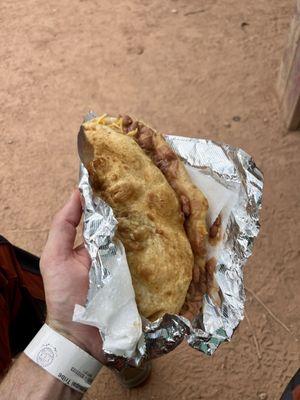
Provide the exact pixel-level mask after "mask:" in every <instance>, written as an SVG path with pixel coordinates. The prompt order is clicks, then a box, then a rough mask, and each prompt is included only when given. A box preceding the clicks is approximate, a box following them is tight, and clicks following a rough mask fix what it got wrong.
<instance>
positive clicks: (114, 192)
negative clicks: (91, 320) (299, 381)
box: [83, 119, 194, 320]
mask: <svg viewBox="0 0 300 400" xmlns="http://www.w3.org/2000/svg"><path fill="white" fill-rule="evenodd" d="M83 132H84V135H85V139H86V140H87V142H88V143H89V146H90V147H92V149H93V157H92V160H91V161H90V162H89V163H88V164H87V165H85V166H86V167H87V169H88V171H89V173H90V178H91V183H92V186H93V189H94V192H95V194H96V195H98V196H101V198H103V199H104V200H105V201H107V203H108V204H110V206H111V207H112V208H113V210H114V213H115V215H116V218H117V220H118V232H117V235H118V237H119V238H120V239H121V241H122V242H123V244H124V246H125V249H126V255H127V260H128V264H129V268H130V271H131V276H132V281H133V286H134V289H135V294H136V301H137V305H138V308H139V310H140V312H141V314H142V315H144V316H145V317H147V318H150V319H151V320H153V319H156V318H157V317H160V316H162V315H163V314H164V313H178V312H179V311H180V309H181V307H182V305H183V303H184V300H185V297H186V293H187V290H188V287H189V284H190V281H191V278H192V269H193V263H194V259H193V253H192V251H191V246H190V243H189V241H188V239H187V237H186V234H185V231H184V228H183V216H182V213H181V211H180V205H179V202H178V199H177V197H176V194H175V193H174V191H173V190H172V188H171V187H170V186H169V184H168V182H167V181H166V178H165V177H164V175H163V174H162V173H161V171H160V170H159V169H158V168H157V167H156V166H155V165H154V164H153V162H152V161H151V160H150V158H149V157H147V155H146V154H145V153H144V151H143V150H142V149H141V148H140V147H139V145H138V144H137V143H136V142H135V141H134V140H133V139H132V138H130V137H128V136H126V135H123V134H122V133H121V132H120V130H119V129H118V127H117V126H113V125H111V126H106V125H103V124H102V123H101V120H100V119H95V120H92V121H89V122H86V123H84V124H83Z"/></svg>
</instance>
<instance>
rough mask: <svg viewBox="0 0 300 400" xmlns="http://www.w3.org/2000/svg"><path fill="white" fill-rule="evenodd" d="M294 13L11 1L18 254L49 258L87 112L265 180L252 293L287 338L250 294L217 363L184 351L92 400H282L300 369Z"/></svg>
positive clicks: (1, 18)
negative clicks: (197, 145) (290, 124)
mask: <svg viewBox="0 0 300 400" xmlns="http://www.w3.org/2000/svg"><path fill="white" fill-rule="evenodd" d="M292 6H293V1H292V0H273V1H269V0H177V1H176V0H174V1H171V0H166V1H164V2H162V1H160V0H151V1H150V0H139V1H138V0H127V1H116V0H102V1H101V2H100V1H96V0H74V1H70V0H60V1H54V0H49V1H47V2H39V1H38V0H27V1H26V2H25V1H21V0H14V1H12V0H9V1H6V2H1V7H0V27H1V28H0V29H1V36H0V55H1V63H0V109H1V113H0V132H1V133H0V134H1V141H0V154H1V158H0V163H1V176H0V183H1V186H0V187H1V192H0V200H1V201H0V210H1V229H0V231H1V233H2V234H3V235H5V236H7V237H8V239H10V240H11V241H12V242H14V243H16V244H17V245H19V246H22V247H24V248H27V249H28V250H30V251H32V252H34V253H37V254H40V253H41V251H42V248H43V245H44V243H45V240H46V237H47V231H48V228H49V224H50V221H51V217H52V216H53V214H54V212H55V211H56V210H57V209H58V208H59V207H60V206H61V205H62V204H63V203H64V201H65V200H66V198H67V197H68V196H69V194H70V192H71V189H72V187H73V186H75V185H76V181H77V174H78V172H77V171H78V158H77V155H76V140H75V139H76V133H77V130H78V127H79V124H80V122H81V119H82V116H83V114H84V113H85V112H86V111H87V110H89V109H94V110H96V111H98V112H103V111H108V112H111V113H118V112H127V113H132V114H134V115H136V116H138V117H140V118H143V119H144V120H146V121H149V122H151V123H152V124H153V125H154V126H156V127H159V128H160V129H161V130H162V131H164V132H172V133H177V134H181V135H191V136H197V137H206V138H210V139H215V140H219V141H224V142H227V143H231V144H233V145H236V146H240V147H242V148H243V149H245V150H246V151H247V152H249V153H250V154H252V155H253V157H254V159H255V161H256V163H257V164H258V166H259V167H260V168H261V169H262V170H263V172H264V174H265V181H266V185H265V196H264V205H263V211H262V230H261V234H260V237H259V240H258V241H257V243H256V246H255V252H254V255H253V257H252V258H251V260H250V262H249V264H248V265H247V268H246V270H245V281H246V286H247V287H248V288H249V289H250V290H251V291H253V292H254V293H255V294H256V295H257V296H258V297H259V299H261V300H262V301H263V303H264V304H265V305H266V306H267V307H268V308H269V309H270V310H271V311H272V312H273V313H274V314H275V315H276V316H277V317H278V318H279V319H280V320H281V321H282V323H284V324H285V325H286V327H287V328H288V330H287V329H284V328H283V327H282V326H281V325H280V324H279V323H278V322H276V321H275V320H274V319H273V318H272V317H271V316H270V314H269V313H268V312H267V310H266V308H264V307H263V306H262V305H261V304H260V303H259V302H258V301H257V300H256V299H255V298H254V296H253V295H252V294H251V293H248V301H247V309H246V311H247V317H248V318H247V319H245V320H244V321H243V322H242V323H241V325H240V327H239V329H238V330H237V332H236V334H235V336H234V338H233V340H232V342H231V343H229V344H225V345H223V346H222V347H221V348H220V349H219V351H217V353H216V354H215V355H214V356H213V357H212V358H208V357H205V356H204V355H202V354H200V353H198V352H196V351H195V350H192V349H190V348H188V347H187V346H186V345H181V346H180V347H179V348H178V349H177V350H176V351H174V352H173V353H172V354H169V355H167V356H165V357H163V358H161V359H158V360H156V361H155V362H154V369H153V374H152V377H151V379H150V381H149V383H148V384H147V385H146V386H144V387H143V388H140V389H137V390H133V391H131V392H129V391H127V390H124V389H122V388H121V387H120V386H119V384H118V383H117V381H116V379H115V378H114V376H113V374H112V373H111V372H110V371H107V370H103V372H101V374H100V375H99V377H98V378H97V380H96V381H95V383H94V385H93V387H92V389H91V390H90V391H89V393H88V394H87V395H86V399H90V400H92V399H99V400H100V399H107V400H112V399H119V398H123V399H132V400H134V399H138V398H143V399H146V400H150V399H151V400H152V399H153V400H154V399H169V398H174V399H189V400H196V399H197V400H198V399H222V400H235V399H237V400H238V399H243V400H248V399H251V400H253V399H272V400H273V399H275V400H276V399H279V397H280V394H281V392H282V390H283V388H284V386H285V385H286V383H287V381H288V380H289V379H290V377H291V376H292V375H293V373H294V372H295V371H296V369H297V368H298V367H299V342H298V341H297V339H299V328H300V318H299V302H300V294H299V293H300V292H299V258H300V257H299V256H300V252H299V240H300V233H299V232H300V223H299V209H300V198H299V179H300V158H299V146H300V135H299V132H296V133H290V134H288V135H287V134H286V131H285V129H284V126H283V123H282V121H281V118H280V112H279V109H278V104H277V98H276V90H275V86H276V79H277V74H278V67H279V62H280V58H281V55H282V50H283V46H284V44H285V41H286V37H287V32H288V27H289V22H290V18H291V14H292ZM245 23H247V24H245ZM234 117H239V118H234ZM235 120H238V121H235ZM297 280H298V281H297ZM255 341H257V345H258V348H257V347H256V345H255Z"/></svg>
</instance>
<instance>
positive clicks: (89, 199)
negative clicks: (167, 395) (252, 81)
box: [79, 135, 263, 369]
mask: <svg viewBox="0 0 300 400" xmlns="http://www.w3.org/2000/svg"><path fill="white" fill-rule="evenodd" d="M165 138H166V140H167V142H168V143H169V144H170V145H171V147H172V148H173V149H174V150H175V152H176V153H177V154H178V155H179V156H180V157H181V159H182V160H183V162H184V163H185V165H187V166H191V167H193V168H196V169H198V170H199V173H201V174H205V175H207V176H210V177H212V178H213V179H214V180H215V181H217V182H218V183H219V184H221V185H223V186H224V187H225V188H227V189H230V190H233V191H234V192H235V193H238V196H237V201H236V202H235V205H234V206H233V208H232V209H231V212H230V215H229V218H228V221H227V226H226V227H225V232H224V238H223V242H222V248H221V250H220V252H219V255H218V260H217V267H216V272H215V276H216V280H217V282H218V284H219V287H220V290H221V292H222V297H223V302H222V306H221V307H218V306H216V305H215V304H213V302H212V300H211V299H210V298H209V297H208V296H207V295H205V296H204V300H203V301H204V304H203V314H201V315H200V314H199V315H198V316H196V317H195V318H194V319H193V321H189V320H187V319H186V318H184V317H182V316H178V315H170V314H166V315H164V317H163V318H161V319H159V320H157V321H155V322H154V323H151V322H149V321H148V320H145V319H144V318H143V335H144V340H140V341H139V343H138V345H137V350H136V353H135V356H134V357H132V358H130V359H124V358H123V359H122V357H118V356H115V355H114V354H106V356H107V360H108V364H109V365H111V366H113V367H115V368H117V369H121V368H122V367H124V365H125V364H130V365H139V364H140V362H141V360H142V359H151V358H154V357H158V356H161V355H163V354H166V353H168V352H170V351H172V350H173V349H174V348H175V347H177V346H178V345H179V344H180V343H181V342H182V340H183V339H185V340H186V341H187V342H188V344H189V345H190V346H191V347H193V348H194V349H197V350H199V351H201V352H203V353H205V354H207V355H212V354H213V353H214V351H215V350H216V349H217V348H218V346H219V345H220V344H221V343H222V342H224V341H228V340H230V338H231V337H232V335H233V332H234V330H235V328H236V327H237V326H238V324H239V322H240V321H241V320H242V319H243V317H244V304H245V291H244V285H243V267H244V265H245V263H246V261H247V259H248V257H249V256H250V255H251V253H252V248H253V242H254V238H255V237H256V236H257V235H258V232H259V228H260V224H259V209H260V207H261V200H262V191H263V175H262V173H261V172H260V170H259V169H258V168H257V167H256V165H255V163H254V161H253V160H252V158H251V157H250V156H249V155H248V154H247V153H245V152H244V151H243V150H241V149H238V148H235V147H232V146H229V145H226V144H222V143H216V142H213V141H210V140H204V139H195V138H187V137H180V136H170V135H167V136H165ZM79 188H80V190H81V193H82V194H83V197H84V200H85V208H84V221H85V223H84V241H85V244H86V247H87V249H88V251H89V253H90V255H91V258H92V267H91V269H90V275H89V279H90V288H89V293H88V298H87V305H88V303H89V301H90V299H91V298H92V297H93V296H94V294H95V291H97V290H98V288H101V287H103V285H105V284H106V279H107V277H108V276H109V271H108V270H107V268H106V267H105V265H106V259H107V257H114V255H115V254H116V252H117V251H118V250H117V249H116V245H115V244H114V243H113V236H114V233H115V230H116V226H117V221H116V219H115V217H114V215H113V211H112V209H111V208H110V206H109V205H108V204H106V203H105V202H104V201H103V200H101V199H99V198H93V192H92V189H91V187H90V185H89V180H88V172H87V170H86V169H85V168H84V166H83V165H82V164H81V167H80V182H79Z"/></svg>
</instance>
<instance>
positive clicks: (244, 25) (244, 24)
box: [241, 22, 250, 29]
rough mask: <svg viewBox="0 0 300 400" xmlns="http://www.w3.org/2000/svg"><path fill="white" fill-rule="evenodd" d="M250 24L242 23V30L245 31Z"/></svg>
mask: <svg viewBox="0 0 300 400" xmlns="http://www.w3.org/2000/svg"><path fill="white" fill-rule="evenodd" d="M249 25H250V24H248V22H242V23H241V28H242V29H245V28H246V26H249Z"/></svg>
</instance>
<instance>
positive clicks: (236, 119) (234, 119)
mask: <svg viewBox="0 0 300 400" xmlns="http://www.w3.org/2000/svg"><path fill="white" fill-rule="evenodd" d="M232 120H233V121H234V122H240V120H241V117H240V116H239V115H235V116H234V117H232Z"/></svg>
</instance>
